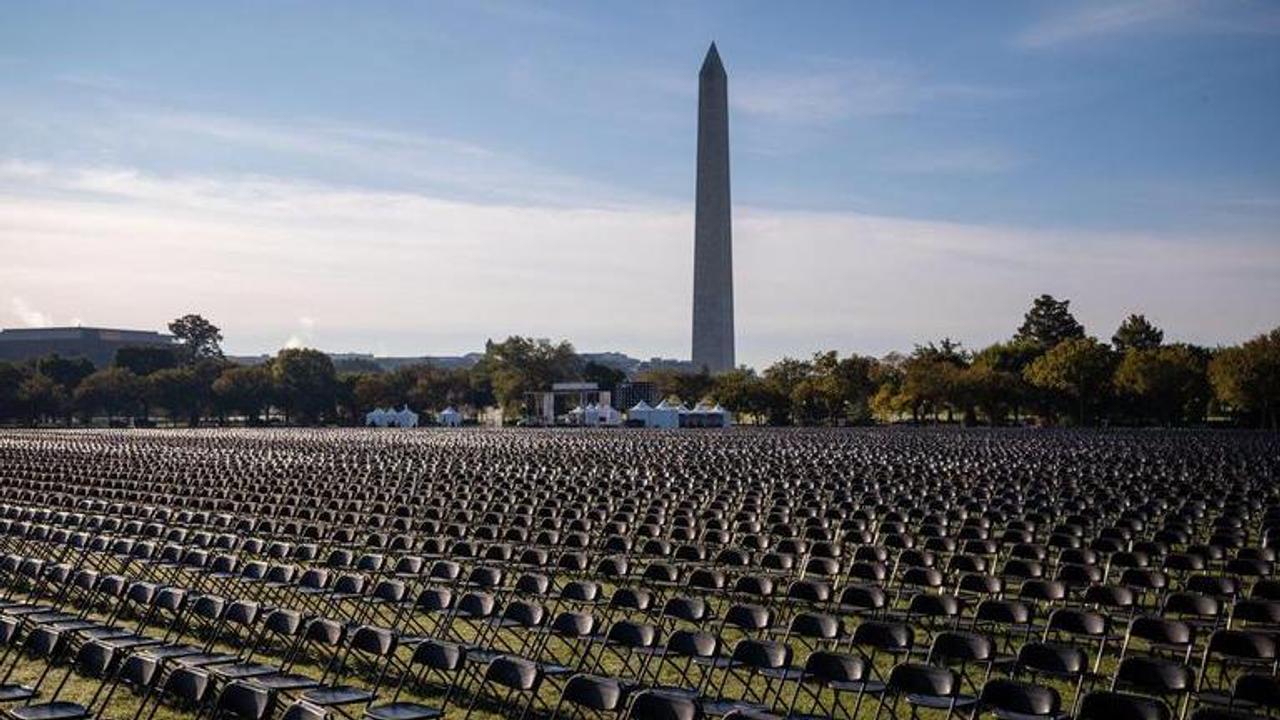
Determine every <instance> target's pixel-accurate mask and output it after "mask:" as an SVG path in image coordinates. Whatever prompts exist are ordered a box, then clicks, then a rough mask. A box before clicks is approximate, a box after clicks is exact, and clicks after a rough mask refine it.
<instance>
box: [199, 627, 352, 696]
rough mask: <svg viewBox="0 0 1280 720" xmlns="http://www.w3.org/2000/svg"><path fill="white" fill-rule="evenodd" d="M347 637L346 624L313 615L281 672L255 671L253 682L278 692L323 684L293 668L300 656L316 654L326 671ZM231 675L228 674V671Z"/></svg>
mask: <svg viewBox="0 0 1280 720" xmlns="http://www.w3.org/2000/svg"><path fill="white" fill-rule="evenodd" d="M346 637H347V632H346V626H345V625H343V624H342V623H339V622H337V621H334V620H329V619H327V618H311V619H310V620H308V621H307V622H306V623H305V625H304V626H303V628H302V634H301V636H300V637H299V638H298V640H297V641H296V643H295V644H294V646H293V647H292V648H291V649H290V650H289V651H288V653H287V655H286V656H285V661H284V663H282V664H281V666H280V668H279V670H278V672H274V673H270V674H265V675H254V676H253V677H252V679H253V682H254V683H255V684H258V685H262V686H263V687H266V688H268V689H269V690H272V691H276V692H300V691H305V690H308V689H311V688H315V687H317V686H319V685H320V682H319V680H317V679H316V678H314V677H312V676H310V675H306V674H302V673H298V672H294V668H295V666H296V664H297V662H298V661H299V660H303V659H307V658H309V657H310V656H312V655H313V654H314V655H316V657H315V660H316V661H317V664H318V665H320V666H321V667H323V668H324V669H325V670H326V671H327V670H328V669H330V668H331V667H332V666H333V665H336V664H338V661H339V660H340V658H341V653H342V646H343V643H344V642H345V640H346ZM230 667H237V666H234V665H233V666H215V667H213V668H210V671H211V673H213V674H215V675H218V674H219V673H222V674H223V675H227V673H226V669H227V668H230ZM227 676H228V677H229V675H227Z"/></svg>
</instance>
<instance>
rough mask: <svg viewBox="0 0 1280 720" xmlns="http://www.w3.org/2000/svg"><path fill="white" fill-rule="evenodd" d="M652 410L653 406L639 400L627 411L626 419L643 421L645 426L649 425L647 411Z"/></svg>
mask: <svg viewBox="0 0 1280 720" xmlns="http://www.w3.org/2000/svg"><path fill="white" fill-rule="evenodd" d="M651 412H653V406H652V405H650V404H649V403H647V402H645V401H644V400H641V401H640V402H638V403H636V404H635V405H634V406H633V407H632V408H631V409H630V410H628V411H627V419H628V420H634V421H636V422H641V423H644V425H645V427H648V426H649V413H651Z"/></svg>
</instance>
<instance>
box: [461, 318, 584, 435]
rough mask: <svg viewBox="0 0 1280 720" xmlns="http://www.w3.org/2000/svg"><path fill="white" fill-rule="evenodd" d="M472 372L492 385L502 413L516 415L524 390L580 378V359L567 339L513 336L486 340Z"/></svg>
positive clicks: (519, 408)
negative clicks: (495, 340)
mask: <svg viewBox="0 0 1280 720" xmlns="http://www.w3.org/2000/svg"><path fill="white" fill-rule="evenodd" d="M475 373H476V374H477V375H480V376H481V377H482V378H483V380H482V382H483V383H486V384H487V385H488V386H489V387H490V388H492V391H493V394H494V396H495V397H496V399H497V401H498V403H499V404H501V405H502V409H503V411H504V412H506V413H508V414H511V415H518V414H520V411H521V410H522V409H523V407H524V394H525V393H527V392H534V391H537V390H542V389H545V388H547V387H549V386H550V385H551V384H552V383H555V382H560V381H566V380H578V379H581V377H582V359H581V358H580V357H578V354H577V353H576V352H574V349H573V345H571V344H569V342H568V341H564V340H562V341H560V342H558V343H552V342H551V341H549V340H545V339H537V340H535V339H533V338H524V337H520V336H518V335H513V336H512V337H509V338H507V339H506V340H504V341H502V342H500V343H499V342H494V341H492V340H490V341H488V342H486V343H485V348H484V357H483V358H482V359H481V360H480V362H479V363H477V365H476V368H475Z"/></svg>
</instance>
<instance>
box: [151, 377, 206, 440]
mask: <svg viewBox="0 0 1280 720" xmlns="http://www.w3.org/2000/svg"><path fill="white" fill-rule="evenodd" d="M143 381H144V383H145V385H146V392H147V396H148V398H149V399H150V400H151V402H152V403H155V404H156V405H159V406H160V407H162V408H164V410H165V412H166V413H167V414H168V415H169V419H170V420H174V421H176V420H178V419H184V420H186V421H187V424H188V425H190V426H191V427H195V426H196V425H199V424H200V416H201V414H202V413H203V411H204V409H205V408H206V407H208V404H209V399H210V394H211V390H210V385H209V383H208V382H207V380H206V378H205V377H204V376H203V375H202V374H201V373H200V372H199V371H197V370H196V368H194V367H190V366H187V367H176V368H165V369H163V370H156V371H155V372H153V373H151V374H150V375H148V376H147V377H145V378H143Z"/></svg>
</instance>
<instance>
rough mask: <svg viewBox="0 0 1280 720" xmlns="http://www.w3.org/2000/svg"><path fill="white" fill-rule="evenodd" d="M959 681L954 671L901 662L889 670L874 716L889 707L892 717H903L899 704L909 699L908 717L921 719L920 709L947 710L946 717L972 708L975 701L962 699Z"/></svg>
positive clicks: (878, 715) (934, 666)
mask: <svg viewBox="0 0 1280 720" xmlns="http://www.w3.org/2000/svg"><path fill="white" fill-rule="evenodd" d="M959 688H960V680H959V678H958V677H957V676H956V673H955V671H954V670H951V669H950V668H944V667H938V666H936V665H925V664H921V663H901V664H898V665H895V666H894V667H893V669H892V670H890V671H889V678H888V681H887V682H886V683H885V691H884V693H883V694H882V695H881V697H880V702H879V704H878V705H877V707H876V713H875V717H876V718H877V720H878V718H879V717H880V716H881V714H882V712H883V711H884V710H885V709H886V708H887V709H888V711H889V716H890V717H894V718H897V717H902V714H901V713H900V712H899V710H898V703H899V701H901V700H906V702H907V704H908V705H909V706H910V711H909V712H908V713H907V715H908V716H909V717H911V718H913V719H914V718H916V717H918V713H919V711H920V709H922V708H924V709H931V710H945V711H946V713H947V717H951V715H952V714H953V713H954V712H955V711H956V710H957V709H964V708H968V707H971V706H973V705H975V704H976V703H977V699H976V698H961V697H960V696H959V694H958V693H959Z"/></svg>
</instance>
